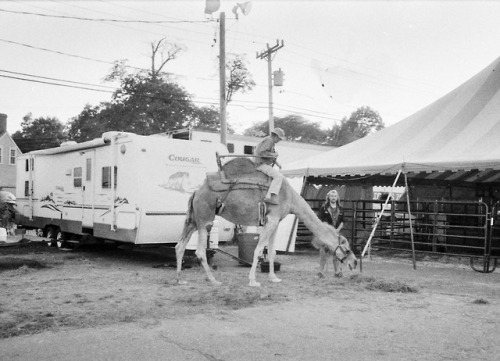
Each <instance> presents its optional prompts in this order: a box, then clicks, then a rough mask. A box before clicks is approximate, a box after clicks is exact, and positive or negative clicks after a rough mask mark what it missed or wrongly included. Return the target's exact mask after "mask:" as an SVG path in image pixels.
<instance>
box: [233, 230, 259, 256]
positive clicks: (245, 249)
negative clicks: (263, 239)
mask: <svg viewBox="0 0 500 361" xmlns="http://www.w3.org/2000/svg"><path fill="white" fill-rule="evenodd" d="M236 240H237V241H238V258H240V259H242V260H243V261H246V262H248V263H252V262H253V253H254V251H255V247H257V244H258V243H259V234H258V233H238V234H237V235H236Z"/></svg>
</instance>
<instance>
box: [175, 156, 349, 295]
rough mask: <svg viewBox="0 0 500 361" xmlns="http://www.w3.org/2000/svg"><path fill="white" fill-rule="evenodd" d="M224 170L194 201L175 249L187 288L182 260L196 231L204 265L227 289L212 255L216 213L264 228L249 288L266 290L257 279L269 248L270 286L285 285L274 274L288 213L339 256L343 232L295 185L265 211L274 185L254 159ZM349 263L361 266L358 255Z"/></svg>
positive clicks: (209, 176)
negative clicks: (323, 219) (277, 245)
mask: <svg viewBox="0 0 500 361" xmlns="http://www.w3.org/2000/svg"><path fill="white" fill-rule="evenodd" d="M219 165H220V161H219ZM220 166H221V165H220ZM221 167H222V168H221V172H216V173H208V174H207V178H206V179H205V182H204V183H203V185H202V186H201V187H200V188H199V189H198V190H197V191H195V192H194V193H193V194H192V196H191V197H190V199H189V202H188V212H187V215H186V220H185V222H184V229H183V232H182V235H181V238H180V240H179V242H178V243H177V245H176V247H175V250H176V257H177V283H178V284H185V283H186V282H185V281H182V280H181V277H180V276H181V269H182V259H183V256H184V251H185V249H186V245H187V243H188V242H189V239H190V238H191V235H192V234H193V233H194V232H195V231H198V246H197V249H196V255H197V257H198V258H199V259H200V261H201V265H202V266H203V268H204V270H205V273H206V275H207V279H208V280H209V281H210V282H212V284H214V285H220V284H221V283H220V282H218V281H217V280H216V279H215V277H214V276H213V274H212V271H211V269H210V267H209V265H208V262H207V255H206V247H207V236H208V233H209V230H210V228H211V226H212V224H213V220H214V218H215V215H216V214H217V215H219V216H221V217H223V218H225V219H227V220H228V221H230V222H233V223H235V224H240V225H245V226H260V225H262V223H264V224H263V227H261V231H260V232H259V233H260V238H259V242H258V244H257V246H256V248H255V251H254V256H253V262H252V266H251V268H250V274H249V279H250V283H249V285H250V286H252V287H259V286H260V283H259V282H257V280H256V270H257V264H258V262H259V256H260V255H261V253H262V251H263V249H264V247H265V246H267V248H268V259H269V281H270V282H281V279H279V278H278V277H277V276H276V274H275V272H274V257H275V254H276V251H275V248H274V237H275V235H276V231H277V227H278V224H279V222H280V221H281V220H282V219H283V218H285V216H287V215H288V214H295V215H296V216H297V217H299V218H300V219H301V221H303V222H304V224H305V225H306V226H307V227H308V228H309V229H310V230H311V231H312V232H313V234H314V236H315V237H316V239H317V243H318V244H320V245H323V246H324V247H327V248H328V249H329V250H331V252H333V253H334V254H337V250H338V247H339V233H338V232H336V233H335V232H332V231H331V229H329V228H328V227H327V225H325V224H324V223H323V222H321V221H320V219H319V218H318V217H317V216H316V214H315V213H314V211H313V210H312V209H311V208H310V207H309V205H308V204H307V202H306V201H305V200H304V199H303V198H302V197H301V196H300V195H299V194H298V193H297V192H296V191H295V190H294V189H293V188H292V187H291V186H290V184H289V183H288V181H287V180H286V179H284V180H283V183H282V186H281V189H280V193H279V204H277V205H273V204H266V205H265V206H264V203H262V200H263V199H264V196H265V194H266V192H267V188H268V186H269V183H270V181H269V179H268V177H267V175H265V174H263V173H261V172H258V171H256V170H255V165H254V163H253V162H252V161H251V160H250V159H248V158H243V157H241V158H235V159H232V160H230V161H228V162H227V163H226V164H224V166H221ZM346 261H347V262H348V263H349V264H350V265H351V267H356V264H357V259H356V257H355V256H354V254H352V252H351V253H350V254H349V256H348V257H347V259H346Z"/></svg>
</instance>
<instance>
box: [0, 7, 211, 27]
mask: <svg viewBox="0 0 500 361" xmlns="http://www.w3.org/2000/svg"><path fill="white" fill-rule="evenodd" d="M0 11H1V12H6V13H12V14H21V15H33V16H42V17H47V18H58V19H71V20H82V21H94V22H113V23H142V24H179V23H187V24H194V23H208V22H213V21H215V20H121V19H109V18H84V17H80V16H66V15H50V14H42V13H32V12H29V11H14V10H6V9H0Z"/></svg>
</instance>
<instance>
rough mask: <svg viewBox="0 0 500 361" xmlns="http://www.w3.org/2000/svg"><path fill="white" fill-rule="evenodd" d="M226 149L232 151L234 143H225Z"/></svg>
mask: <svg viewBox="0 0 500 361" xmlns="http://www.w3.org/2000/svg"><path fill="white" fill-rule="evenodd" d="M227 150H228V151H229V153H234V144H233V143H227Z"/></svg>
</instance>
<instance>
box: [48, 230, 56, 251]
mask: <svg viewBox="0 0 500 361" xmlns="http://www.w3.org/2000/svg"><path fill="white" fill-rule="evenodd" d="M56 232H57V228H55V227H49V229H47V245H48V246H49V247H55V246H56Z"/></svg>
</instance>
